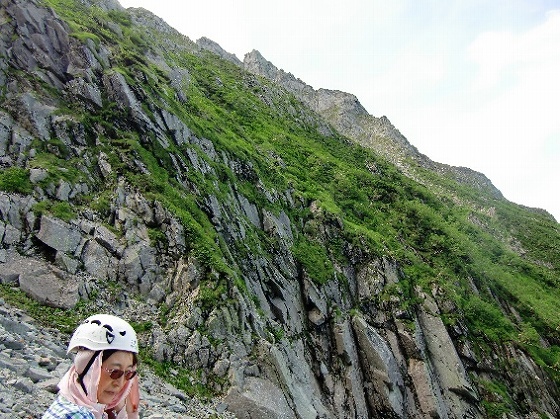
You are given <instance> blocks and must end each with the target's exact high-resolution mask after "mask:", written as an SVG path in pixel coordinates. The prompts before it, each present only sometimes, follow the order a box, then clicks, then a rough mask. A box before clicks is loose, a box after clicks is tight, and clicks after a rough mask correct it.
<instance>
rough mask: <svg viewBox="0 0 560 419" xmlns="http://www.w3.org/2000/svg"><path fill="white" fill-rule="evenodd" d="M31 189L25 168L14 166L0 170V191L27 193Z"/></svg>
mask: <svg viewBox="0 0 560 419" xmlns="http://www.w3.org/2000/svg"><path fill="white" fill-rule="evenodd" d="M32 190H33V185H32V184H31V181H30V180H29V173H28V171H27V170H25V169H22V168H20V167H16V166H12V167H8V168H7V169H4V170H0V191H5V192H18V193H22V194H28V193H30V192H31V191H32Z"/></svg>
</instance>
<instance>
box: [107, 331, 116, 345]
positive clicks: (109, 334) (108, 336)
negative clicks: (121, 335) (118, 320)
mask: <svg viewBox="0 0 560 419" xmlns="http://www.w3.org/2000/svg"><path fill="white" fill-rule="evenodd" d="M105 337H106V338H107V343H109V344H111V343H113V341H114V340H115V335H113V334H112V333H111V332H109V331H107V332H106V333H105Z"/></svg>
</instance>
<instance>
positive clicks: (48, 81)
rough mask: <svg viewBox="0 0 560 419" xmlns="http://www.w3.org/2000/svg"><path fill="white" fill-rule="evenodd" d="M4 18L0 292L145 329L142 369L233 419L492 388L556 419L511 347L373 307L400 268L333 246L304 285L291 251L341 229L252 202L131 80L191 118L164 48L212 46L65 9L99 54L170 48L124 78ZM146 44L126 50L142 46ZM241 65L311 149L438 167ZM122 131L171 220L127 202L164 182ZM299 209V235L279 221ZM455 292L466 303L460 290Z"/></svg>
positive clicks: (12, 9) (485, 392)
mask: <svg viewBox="0 0 560 419" xmlns="http://www.w3.org/2000/svg"><path fill="white" fill-rule="evenodd" d="M51 3H52V2H51ZM0 4H1V10H0V29H1V32H0V34H1V38H0V82H1V83H0V84H1V86H2V90H1V92H0V93H1V108H0V164H1V166H2V168H3V169H4V173H11V174H12V175H14V176H16V175H17V174H18V173H19V174H21V172H18V171H17V169H18V168H21V169H25V170H26V171H25V176H24V179H23V180H21V179H20V180H21V182H20V183H17V184H14V183H10V184H8V185H7V186H6V187H5V188H4V189H5V191H4V192H2V193H0V239H1V240H0V282H1V283H2V284H4V285H5V286H9V287H19V289H21V290H22V291H24V292H25V293H26V294H27V295H29V296H31V297H33V298H34V299H36V300H37V301H39V302H41V303H43V304H45V305H49V306H53V307H59V308H63V309H73V308H74V307H75V306H76V304H77V303H78V301H85V302H86V303H87V304H88V308H89V309H90V310H97V311H109V312H116V313H117V314H122V315H125V316H127V317H129V318H130V319H132V320H133V321H135V322H137V323H142V324H146V323H149V324H150V328H148V330H144V331H142V334H141V335H142V343H143V347H144V348H146V349H147V350H149V352H150V354H151V355H150V356H153V358H154V360H155V361H156V362H161V363H165V362H169V363H172V364H173V365H175V366H176V367H177V368H184V369H186V370H188V371H192V372H196V374H194V373H193V375H192V376H191V377H190V380H191V382H195V383H197V384H203V385H205V386H207V387H208V388H210V389H211V390H213V391H215V392H218V393H222V394H224V403H225V406H227V410H228V412H231V413H233V414H235V415H236V416H237V417H239V418H305V419H307V418H310V419H311V418H370V417H386V418H412V417H418V418H420V417H439V418H482V417H488V416H489V411H488V408H487V405H485V404H484V403H483V402H485V401H488V400H489V399H491V398H492V397H499V396H496V395H495V394H494V393H491V392H490V391H489V389H488V387H483V386H481V384H480V383H481V382H493V381H499V382H501V383H505V384H504V385H506V386H508V387H509V390H508V391H506V392H505V393H507V394H508V395H510V396H511V397H513V398H515V403H513V404H512V405H513V406H516V407H515V409H517V410H515V409H513V410H510V411H509V414H508V415H509V416H508V417H543V415H548V417H556V416H558V415H560V407H559V405H558V400H559V396H560V393H559V390H558V387H557V386H556V384H555V383H554V382H553V381H552V380H551V378H550V376H549V375H548V374H547V373H546V371H544V370H543V369H542V368H541V367H540V366H538V365H537V364H536V363H535V362H534V361H533V359H532V358H531V357H529V356H528V355H527V354H526V353H525V352H523V351H522V350H521V349H519V348H518V347H517V346H515V345H514V344H511V345H506V346H500V345H496V346H495V347H493V348H492V350H491V351H488V352H480V351H478V349H477V347H474V346H473V344H472V342H471V340H470V335H469V333H468V331H467V329H466V328H465V327H464V326H463V325H462V323H461V322H458V323H456V324H454V326H452V327H451V326H449V325H448V324H446V323H445V322H444V320H443V319H445V315H446V314H449V313H453V312H454V311H456V310H457V307H455V306H454V305H453V303H451V302H450V301H448V300H447V299H446V298H445V297H444V295H445V293H444V292H443V290H441V289H440V288H438V287H437V286H435V285H434V287H433V288H432V289H431V290H429V291H427V290H425V289H420V288H417V289H415V290H412V291H411V292H412V294H411V295H414V298H415V304H414V306H407V305H406V304H403V303H404V300H405V299H406V298H407V296H406V295H404V294H402V293H399V292H396V293H388V291H387V290H389V289H396V288H398V285H399V284H400V282H401V281H403V279H404V277H405V274H404V272H403V269H402V266H401V264H400V262H399V261H398V260H396V259H394V258H391V257H387V256H384V255H383V254H380V253H375V252H371V251H369V250H367V248H366V247H362V246H360V244H359V243H350V242H343V243H341V248H343V249H344V254H345V260H344V261H336V260H334V261H332V263H333V270H334V272H335V275H336V277H337V279H338V280H336V281H334V280H333V281H326V282H324V283H321V282H317V281H314V280H313V278H311V276H310V275H309V273H308V272H307V271H306V270H305V269H303V268H302V265H301V263H299V262H298V259H297V258H296V257H295V255H294V251H293V249H294V243H295V241H296V236H297V235H300V234H301V232H302V231H306V230H313V231H315V232H316V236H317V238H318V239H319V240H327V239H330V238H333V237H335V238H336V237H343V234H342V230H343V225H342V222H341V221H340V220H339V219H336V218H334V217H332V215H330V214H326V213H324V212H323V210H322V209H321V208H320V207H318V206H317V205H316V203H315V202H313V201H309V200H306V199H305V198H304V197H302V196H301V195H299V194H298V193H297V191H294V190H293V189H290V188H287V189H285V190H275V189H273V188H270V187H266V186H265V184H264V183H263V182H262V181H261V180H260V179H259V178H258V175H257V172H256V170H255V169H254V167H253V163H252V162H251V160H250V159H247V160H245V161H243V160H240V159H239V157H238V156H236V155H233V154H231V153H230V152H228V151H227V150H225V149H224V148H223V147H219V146H218V145H216V144H214V143H213V142H212V141H210V140H208V139H207V138H205V137H204V136H202V135H195V134H194V133H193V129H192V127H189V126H188V124H187V123H186V122H184V121H183V119H182V118H181V117H180V115H179V114H178V113H177V112H174V111H173V107H172V106H167V105H168V103H169V101H170V100H169V99H166V97H163V96H161V97H159V99H158V100H159V102H156V101H154V100H153V97H154V96H153V95H154V92H153V91H149V90H148V87H147V84H146V80H147V79H148V78H150V77H152V75H150V74H151V73H150V74H148V73H147V70H145V69H146V68H156V71H157V72H158V74H163V75H164V76H165V78H166V80H168V85H166V86H165V89H169V92H167V91H165V92H163V91H162V92H160V93H161V94H162V95H163V94H164V93H166V94H169V95H170V96H169V97H173V98H174V100H176V101H177V103H182V104H184V106H185V107H187V106H189V104H188V101H189V97H188V89H187V87H188V85H189V83H190V77H191V74H190V70H189V69H187V68H186V67H185V68H182V67H180V66H174V67H172V66H170V65H169V64H167V62H166V56H167V54H168V53H174V52H176V51H177V49H176V48H178V49H181V50H182V51H188V52H189V53H193V54H202V53H204V52H203V50H204V49H209V50H211V51H212V52H214V53H218V54H219V55H222V56H223V55H224V54H225V52H224V51H223V50H221V48H219V46H217V45H216V44H214V43H213V42H211V41H209V40H202V41H200V42H199V44H198V45H195V44H193V43H192V42H190V41H189V40H187V39H184V38H183V37H181V36H180V35H178V34H176V33H175V32H174V31H173V30H171V28H169V27H167V26H166V25H165V24H164V23H163V22H161V21H159V20H158V19H156V18H155V17H153V16H151V15H150V14H149V13H147V12H146V11H142V10H134V11H130V12H125V11H124V10H123V9H122V8H121V7H120V6H119V5H118V4H117V3H116V2H112V1H105V2H96V1H90V2H88V3H87V4H86V5H85V6H84V3H80V2H75V3H74V6H73V7H75V8H76V13H78V12H80V13H82V12H83V11H84V10H85V11H86V12H87V10H88V7H89V8H93V7H100V8H101V9H102V10H104V11H105V12H106V13H109V14H108V16H112V17H113V18H114V20H113V21H108V22H99V23H100V24H102V26H103V28H104V30H105V31H106V32H104V33H107V34H112V36H113V37H114V38H115V39H124V38H125V36H126V30H128V28H130V26H131V25H135V22H136V23H139V22H141V23H142V24H143V25H144V26H145V27H150V28H152V29H153V30H156V31H157V33H159V34H160V36H161V37H163V39H164V41H161V39H159V41H158V42H163V43H164V44H165V42H167V41H165V39H174V40H175V41H173V42H176V41H177V40H180V39H183V42H184V43H180V44H178V45H177V44H174V43H173V42H171V41H169V43H168V44H167V45H168V50H154V49H147V50H146V54H145V55H144V56H143V57H135V56H134V54H133V53H130V55H131V56H129V57H127V58H125V59H124V61H122V57H120V56H119V55H118V54H119V53H118V52H117V48H116V47H115V45H114V44H110V43H109V41H108V40H107V38H100V37H99V36H97V35H96V36H93V35H91V34H90V35H88V34H87V33H86V32H84V29H83V28H75V27H72V26H71V25H70V24H69V23H67V22H65V21H64V20H62V19H61V18H60V17H59V16H58V15H57V14H56V13H55V12H54V11H53V10H52V9H50V8H48V7H46V6H45V5H44V4H43V3H42V2H40V1H38V0H0ZM84 7H85V9H84ZM111 13H113V14H111ZM115 13H116V14H115ZM117 18H118V19H117ZM125 18H126V19H125ZM122 22H125V23H124V24H123V23H122ZM123 25H124V26H123ZM123 28H124V29H123ZM150 33H154V32H150ZM149 36H151V35H146V37H147V38H146V39H144V40H137V42H139V43H142V42H144V43H146V44H149V42H150V38H149ZM166 37H167V38H166ZM153 40H155V38H154V39H153ZM225 58H226V59H228V60H230V61H233V62H234V63H235V64H236V65H240V63H238V62H235V59H234V57H232V56H230V55H226V56H225ZM134 60H140V61H141V62H142V66H143V67H141V68H143V69H144V70H143V71H144V72H142V71H139V70H138V68H137V67H134V65H133V63H134V62H135V61H134ZM127 63H128V64H129V65H130V68H128V67H126V64H127ZM244 65H245V67H246V68H247V69H249V70H251V71H252V72H255V73H259V74H262V75H264V76H266V77H267V78H269V79H270V80H273V81H274V82H275V83H278V84H280V85H281V86H283V88H285V89H287V90H288V91H290V92H294V93H296V95H297V97H298V98H299V99H300V100H301V101H303V103H305V104H307V106H308V107H309V108H310V109H311V110H313V111H314V112H315V113H312V112H311V111H304V112H307V113H301V114H299V113H298V112H302V111H299V110H297V109H296V108H294V109H293V113H294V114H297V115H298V116H301V117H302V119H303V118H307V120H308V121H314V124H315V127H316V129H317V131H318V132H319V133H321V134H323V135H330V134H333V133H335V132H341V133H343V134H345V135H347V136H348V137H350V138H355V139H357V140H358V141H360V142H366V141H369V142H371V144H370V145H371V146H372V147H373V148H376V147H378V149H379V150H381V151H383V153H384V155H386V156H387V157H388V158H389V159H390V160H392V161H393V162H394V163H395V164H397V165H400V166H401V167H405V166H406V164H405V163H404V160H405V159H407V158H411V159H413V160H417V161H420V162H422V164H430V165H432V166H433V167H435V166H437V165H435V164H433V163H429V162H428V160H427V158H426V157H425V156H422V155H421V154H420V153H418V152H417V150H416V149H415V148H414V147H413V146H412V145H410V144H409V143H408V141H406V139H405V138H404V137H403V136H402V135H400V133H398V131H397V130H396V129H395V128H394V127H393V126H392V125H391V124H390V123H389V122H388V120H387V119H386V118H379V119H378V118H374V117H371V116H369V115H367V112H366V111H365V110H364V109H363V108H362V107H361V105H360V104H359V102H358V101H357V99H356V98H355V97H353V96H351V95H348V94H345V93H341V92H332V91H326V90H319V91H315V90H313V89H312V88H311V87H309V86H307V85H305V84H304V83H303V82H301V81H300V80H297V79H295V78H294V77H292V76H290V75H286V74H285V73H282V72H279V71H278V70H277V69H275V67H274V66H272V65H271V64H270V63H268V64H267V63H266V62H265V61H263V59H262V58H261V57H260V54H257V53H256V52H253V53H251V54H248V55H247V57H246V58H245V64H244ZM154 77H155V76H154ZM162 77H163V76H162ZM243 77H245V79H247V80H249V82H248V83H253V84H254V83H260V82H259V81H258V79H255V78H251V77H250V76H249V74H248V73H247V74H245V73H244V76H243ZM252 77H254V76H252ZM212 83H215V85H216V86H219V85H220V83H223V81H221V80H217V79H213V80H212ZM263 86H264V85H263ZM271 89H272V88H271ZM276 89H277V88H276ZM263 91H264V88H263ZM280 91H281V90H275V91H271V93H270V95H269V96H264V97H263V98H262V100H263V101H273V100H274V95H275V94H278V92H280ZM148 98H151V99H150V100H148ZM166 101H167V102H166ZM108 109H111V110H112V112H111V113H108V112H107V110H108ZM287 112H288V113H290V112H292V110H289V109H288V111H287ZM321 116H322V117H323V118H324V119H321ZM329 124H330V125H329ZM127 132H134V133H135V135H137V136H138V139H139V142H140V143H141V144H143V145H144V146H145V147H146V148H148V147H152V148H153V149H154V150H157V152H158V153H159V156H160V158H161V159H162V160H161V161H163V160H165V161H166V162H168V163H169V164H170V165H172V167H173V168H174V170H173V174H174V176H175V180H176V181H177V184H178V185H182V186H181V188H182V189H176V193H177V194H178V195H179V196H180V199H183V201H178V202H180V204H176V203H170V202H161V201H159V200H158V199H155V198H154V196H155V193H156V192H157V191H152V192H151V193H150V192H149V189H148V192H146V191H145V190H143V189H142V188H141V187H140V186H139V185H138V184H137V183H134V182H135V181H138V179H149V178H150V177H156V176H159V175H160V173H159V171H158V170H159V169H158V166H157V165H155V166H150V165H149V162H150V161H151V160H149V159H143V154H142V149H141V148H138V147H136V148H135V147H134V146H132V145H131V144H132V143H131V141H130V140H131V138H130V137H127V135H128V134H126V133H127ZM380 138H382V139H383V141H380V140H379V139H380ZM389 148H392V149H394V150H397V151H395V152H394V153H393V152H388V151H387V150H388V149H389ZM178 150H180V151H181V152H179V151H178ZM273 157H274V156H273ZM274 158H275V159H276V160H275V161H276V162H278V164H279V165H281V164H282V162H281V158H279V157H274ZM407 164H408V163H407ZM217 165H219V167H224V168H227V170H228V173H229V172H231V173H233V175H234V176H235V178H236V179H240V180H243V181H248V182H250V183H251V184H253V185H255V188H256V189H257V190H258V191H259V192H260V193H261V194H262V196H264V197H266V198H265V199H266V202H265V203H266V205H265V204H264V203H263V202H259V201H257V200H253V199H251V196H250V195H249V194H248V193H247V192H246V190H244V189H243V188H242V187H241V186H238V185H237V184H236V183H234V182H231V181H224V180H223V179H224V176H223V174H221V173H219V172H217V169H216V167H217ZM437 167H443V166H437ZM450 170H451V169H450ZM453 170H455V169H453ZM455 172H457V171H456V170H455ZM142 175H145V177H140V176H142ZM198 177H208V178H211V179H214V181H213V183H212V184H213V185H214V189H211V188H207V189H205V190H204V191H201V190H200V185H199V184H197V183H196V179H197V178H198ZM474 177H476V176H475V175H473V176H469V179H471V180H472V179H473V178H474ZM479 177H480V176H479ZM144 182H149V181H148V180H145V181H144ZM22 185H23V186H22ZM24 186H25V187H24ZM487 186H488V185H487ZM488 187H490V186H488ZM100 191H101V192H102V193H101V192H100ZM496 194H497V193H496ZM189 196H194V197H195V198H196V200H195V203H196V204H195V206H196V209H193V208H194V206H193V205H192V204H191V203H189V202H191V201H189V200H188V197H189ZM271 208H274V209H275V210H271ZM297 208H299V209H304V210H305V211H304V213H305V214H306V215H305V217H299V216H294V215H293V212H292V211H293V210H294V209H297ZM68 211H70V212H71V214H70V216H68V215H67V214H68ZM185 212H190V214H195V215H194V217H206V218H205V220H208V222H207V224H204V225H205V226H206V228H207V230H206V231H204V234H207V235H209V236H211V237H212V238H213V240H214V241H215V244H216V246H217V247H219V248H220V249H221V252H222V255H225V256H224V259H225V261H223V262H222V263H226V264H228V265H229V270H220V269H217V268H215V267H214V268H213V266H215V265H212V263H207V262H205V261H206V260H207V259H211V258H212V256H211V255H210V256H209V255H208V252H209V251H208V249H196V248H193V234H194V233H193V229H192V226H191V225H190V224H189V220H191V218H189V217H188V216H185V215H182V214H184V213H185ZM255 237H262V239H259V240H256V239H255ZM471 292H479V290H478V289H477V286H476V285H475V284H474V283H473V284H472V289H471ZM488 354H491V357H490V356H489V355H488ZM31 402H32V401H30V403H31ZM539 415H540V416H539Z"/></svg>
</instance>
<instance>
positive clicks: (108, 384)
mask: <svg viewBox="0 0 560 419" xmlns="http://www.w3.org/2000/svg"><path fill="white" fill-rule="evenodd" d="M132 363H133V356H132V353H131V352H125V351H117V352H115V353H114V354H112V355H111V356H110V357H109V358H107V359H106V360H105V362H103V364H102V365H101V377H100V378H99V386H98V387H97V402H98V403H102V404H109V403H110V402H111V401H112V400H113V399H114V398H115V396H116V395H117V394H118V392H119V391H121V390H122V388H123V387H124V385H125V384H126V379H125V377H124V376H125V374H123V375H122V376H121V377H120V378H117V379H116V380H114V379H112V378H111V377H110V373H109V372H108V371H107V370H122V371H125V372H126V371H129V370H131V369H133V367H134V365H133V364H132Z"/></svg>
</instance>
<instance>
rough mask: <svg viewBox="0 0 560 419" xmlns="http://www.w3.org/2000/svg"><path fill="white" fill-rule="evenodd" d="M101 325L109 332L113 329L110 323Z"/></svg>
mask: <svg viewBox="0 0 560 419" xmlns="http://www.w3.org/2000/svg"><path fill="white" fill-rule="evenodd" d="M103 327H104V328H105V329H107V330H108V331H109V332H112V331H113V328H112V327H111V325H110V324H104V325H103Z"/></svg>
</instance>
